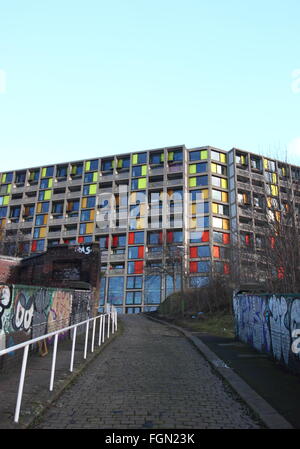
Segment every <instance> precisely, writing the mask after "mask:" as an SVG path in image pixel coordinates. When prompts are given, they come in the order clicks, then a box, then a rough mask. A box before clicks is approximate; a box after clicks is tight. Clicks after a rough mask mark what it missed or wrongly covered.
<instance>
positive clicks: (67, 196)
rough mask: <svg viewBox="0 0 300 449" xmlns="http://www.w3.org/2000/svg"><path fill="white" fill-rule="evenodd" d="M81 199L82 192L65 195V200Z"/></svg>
mask: <svg viewBox="0 0 300 449" xmlns="http://www.w3.org/2000/svg"><path fill="white" fill-rule="evenodd" d="M80 197H81V190H78V191H77V192H67V193H66V194H65V193H64V194H63V198H67V199H72V198H80Z"/></svg>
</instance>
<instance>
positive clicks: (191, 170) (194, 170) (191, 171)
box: [189, 164, 197, 174]
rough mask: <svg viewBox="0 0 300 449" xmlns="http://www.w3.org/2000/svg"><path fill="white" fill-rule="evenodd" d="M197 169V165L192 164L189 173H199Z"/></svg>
mask: <svg viewBox="0 0 300 449" xmlns="http://www.w3.org/2000/svg"><path fill="white" fill-rule="evenodd" d="M196 168H197V166H196V164H191V165H190V166H189V172H190V174H194V173H197V171H196Z"/></svg>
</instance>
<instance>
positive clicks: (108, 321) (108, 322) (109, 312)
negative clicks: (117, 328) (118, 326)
mask: <svg viewBox="0 0 300 449" xmlns="http://www.w3.org/2000/svg"><path fill="white" fill-rule="evenodd" d="M110 310H111V309H109V311H108V314H107V338H109V328H110V314H111V311H110Z"/></svg>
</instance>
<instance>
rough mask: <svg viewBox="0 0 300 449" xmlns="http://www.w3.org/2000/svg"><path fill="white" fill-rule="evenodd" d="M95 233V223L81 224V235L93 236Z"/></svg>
mask: <svg viewBox="0 0 300 449" xmlns="http://www.w3.org/2000/svg"><path fill="white" fill-rule="evenodd" d="M93 231H94V223H80V227H79V234H80V235H82V234H92V233H93Z"/></svg>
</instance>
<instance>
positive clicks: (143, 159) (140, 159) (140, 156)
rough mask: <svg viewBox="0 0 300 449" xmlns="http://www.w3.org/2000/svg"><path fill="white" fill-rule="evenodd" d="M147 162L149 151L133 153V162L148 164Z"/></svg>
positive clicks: (134, 163) (135, 163)
mask: <svg viewBox="0 0 300 449" xmlns="http://www.w3.org/2000/svg"><path fill="white" fill-rule="evenodd" d="M146 163H147V153H137V154H133V155H132V164H133V165H137V164H146Z"/></svg>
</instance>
